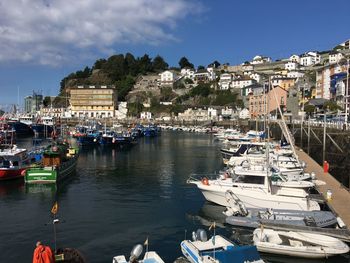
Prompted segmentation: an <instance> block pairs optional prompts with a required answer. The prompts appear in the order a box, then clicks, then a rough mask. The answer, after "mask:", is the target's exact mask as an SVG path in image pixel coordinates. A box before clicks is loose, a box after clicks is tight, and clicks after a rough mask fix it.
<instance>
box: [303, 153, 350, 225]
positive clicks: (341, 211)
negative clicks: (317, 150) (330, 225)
mask: <svg viewBox="0 0 350 263" xmlns="http://www.w3.org/2000/svg"><path fill="white" fill-rule="evenodd" d="M297 154H298V156H299V159H300V160H302V161H304V162H305V163H306V172H315V173H316V178H317V179H318V180H322V181H324V182H325V183H326V184H325V185H320V186H317V190H318V191H319V192H320V193H321V194H322V195H323V197H324V198H325V199H326V198H327V190H331V191H332V199H331V200H329V201H328V206H329V207H330V208H331V209H332V210H333V212H335V213H336V214H337V215H338V216H339V217H340V218H341V219H342V220H343V221H344V223H345V224H346V226H347V227H348V228H349V226H350V213H349V207H350V206H349V204H350V192H349V191H348V190H347V189H346V188H344V187H343V186H342V185H341V184H340V183H339V182H338V181H337V180H336V179H335V178H334V177H333V176H332V175H331V174H329V173H324V171H323V167H322V166H320V165H319V164H318V163H317V162H316V161H315V160H313V159H312V158H311V157H310V156H309V155H308V154H307V153H305V152H303V151H297Z"/></svg>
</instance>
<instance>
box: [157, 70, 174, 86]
mask: <svg viewBox="0 0 350 263" xmlns="http://www.w3.org/2000/svg"><path fill="white" fill-rule="evenodd" d="M159 75H160V84H161V85H172V84H174V82H175V81H176V79H177V75H176V73H175V72H173V71H170V70H166V71H164V72H162V73H160V74H159Z"/></svg>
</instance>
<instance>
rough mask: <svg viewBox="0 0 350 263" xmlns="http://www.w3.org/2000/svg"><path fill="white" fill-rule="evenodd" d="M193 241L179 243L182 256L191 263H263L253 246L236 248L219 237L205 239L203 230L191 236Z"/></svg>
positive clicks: (205, 235)
mask: <svg viewBox="0 0 350 263" xmlns="http://www.w3.org/2000/svg"><path fill="white" fill-rule="evenodd" d="M192 238H193V241H190V240H184V241H182V242H181V251H182V254H183V255H184V256H185V257H186V258H187V259H188V260H189V261H190V262H191V263H232V262H235V263H249V262H251V263H252V262H256V263H263V262H264V261H263V260H262V259H260V255H259V253H258V251H257V249H256V247H255V246H236V245H234V244H233V243H232V242H230V241H229V240H227V239H225V238H224V237H222V236H220V235H214V236H213V237H212V238H211V239H209V240H208V239H207V234H206V232H205V231H204V230H203V229H198V230H197V232H193V234H192Z"/></svg>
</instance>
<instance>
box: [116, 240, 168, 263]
mask: <svg viewBox="0 0 350 263" xmlns="http://www.w3.org/2000/svg"><path fill="white" fill-rule="evenodd" d="M142 250H143V246H142V245H141V244H138V245H136V246H134V248H133V249H132V251H131V253H130V258H129V261H127V260H126V258H125V256H124V255H120V256H115V257H113V261H112V263H129V262H130V263H134V262H138V263H164V261H163V260H162V259H161V257H160V256H159V255H158V254H157V252H155V251H147V252H146V253H145V255H144V257H143V259H140V260H139V259H138V258H139V257H140V256H141V254H142Z"/></svg>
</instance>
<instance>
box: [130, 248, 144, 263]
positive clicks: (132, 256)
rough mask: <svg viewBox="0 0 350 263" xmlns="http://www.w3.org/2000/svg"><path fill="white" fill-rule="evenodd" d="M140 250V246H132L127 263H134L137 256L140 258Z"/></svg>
mask: <svg viewBox="0 0 350 263" xmlns="http://www.w3.org/2000/svg"><path fill="white" fill-rule="evenodd" d="M142 250H143V246H142V245H141V244H137V245H136V246H134V247H133V249H132V250H131V253H130V258H129V262H130V263H132V262H136V261H137V259H138V258H139V256H141V254H142Z"/></svg>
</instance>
